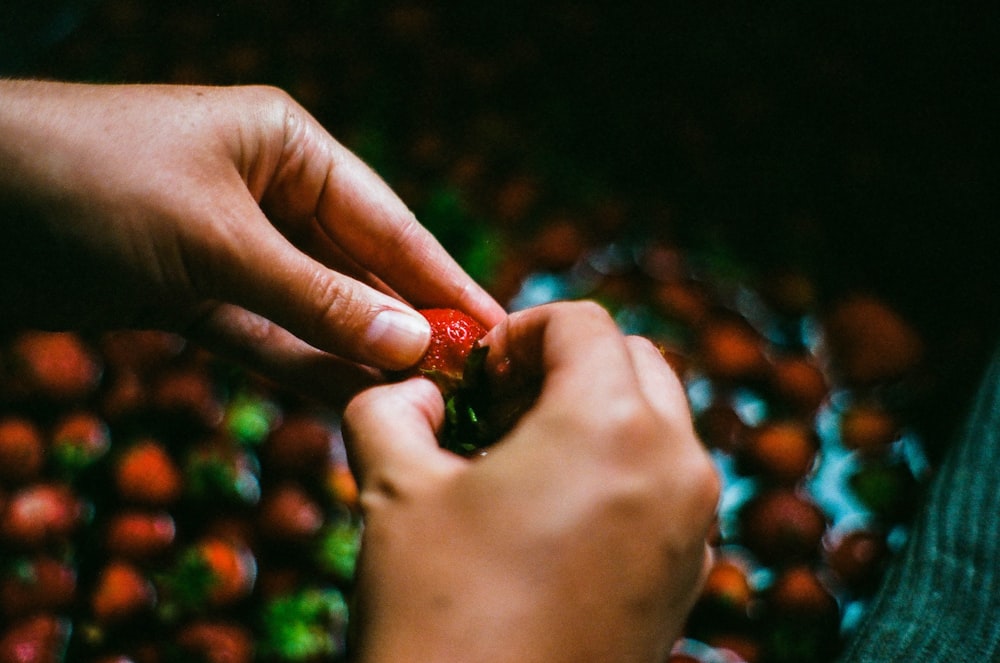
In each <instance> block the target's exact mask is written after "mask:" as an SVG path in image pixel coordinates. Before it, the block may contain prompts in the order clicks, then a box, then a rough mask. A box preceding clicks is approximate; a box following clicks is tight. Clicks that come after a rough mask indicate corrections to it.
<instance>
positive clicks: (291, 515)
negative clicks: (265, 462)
mask: <svg viewBox="0 0 1000 663" xmlns="http://www.w3.org/2000/svg"><path fill="white" fill-rule="evenodd" d="M257 518H258V525H259V527H260V530H261V533H262V534H263V535H264V536H265V537H267V538H269V539H273V540H277V541H284V542H286V543H287V542H294V541H307V540H309V539H310V538H311V537H312V536H313V535H314V534H316V532H318V531H319V529H320V528H321V527H322V526H323V511H322V510H321V509H320V507H319V505H318V504H316V502H315V501H314V500H313V499H312V498H310V497H309V495H307V494H306V492H305V491H304V490H303V489H302V488H301V487H299V486H298V485H297V484H293V483H285V484H282V485H279V486H275V487H273V488H271V489H270V490H269V491H268V492H267V493H266V494H265V495H264V497H263V499H262V500H261V503H260V509H259V511H258V515H257Z"/></svg>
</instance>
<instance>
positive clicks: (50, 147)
mask: <svg viewBox="0 0 1000 663" xmlns="http://www.w3.org/2000/svg"><path fill="white" fill-rule="evenodd" d="M0 237H2V238H3V241H2V243H0V278H2V279H3V288H0V310H2V311H4V316H3V318H2V320H0V328H2V329H0V332H2V331H4V330H7V331H10V330H11V329H14V328H18V327H22V328H23V327H35V328H55V329H62V328H80V329H89V330H93V329H105V328H114V327H152V328H167V329H171V330H176V331H179V332H181V333H183V334H185V335H187V336H188V337H190V338H192V339H194V340H196V341H199V342H201V343H202V344H204V345H206V346H207V347H209V348H210V349H213V350H215V351H217V352H219V353H220V354H223V355H226V356H229V357H231V358H234V359H237V360H239V361H243V362H245V363H248V364H251V365H252V366H254V367H256V368H259V369H261V370H262V371H264V372H265V373H268V374H270V375H272V376H275V377H277V378H279V379H283V380H284V381H286V382H294V383H296V384H298V385H299V386H300V387H302V388H303V389H307V390H308V389H316V390H318V392H319V393H323V394H324V395H325V396H326V399H327V400H328V401H330V402H340V403H342V402H343V401H346V399H347V398H349V396H350V395H351V394H353V393H354V392H355V391H356V390H357V389H358V388H360V387H362V386H365V385H368V384H371V383H372V382H373V381H377V380H378V379H379V378H380V375H379V373H378V372H377V371H378V370H379V369H399V368H404V367H406V366H409V365H412V364H413V363H415V362H416V361H417V359H418V358H419V357H420V355H421V353H422V352H423V350H424V348H425V347H426V345H427V342H428V340H429V334H430V332H429V329H428V327H427V325H426V322H425V321H424V320H423V318H422V317H421V316H419V315H418V314H417V313H416V312H415V311H414V310H413V308H414V307H418V306H442V307H451V308H458V309H462V310H464V311H466V312H468V313H470V314H471V315H473V316H474V317H475V318H477V319H478V320H479V321H480V322H482V323H483V324H484V325H485V326H487V327H491V326H493V325H495V324H496V323H497V322H499V321H500V320H501V319H502V318H503V315H504V311H503V309H502V308H501V307H500V306H499V305H498V304H497V303H496V302H495V301H494V300H493V299H492V298H491V297H490V296H489V295H488V294H487V293H486V292H485V291H484V290H483V289H482V288H480V287H479V286H478V285H477V284H476V283H474V282H473V280H472V279H471V278H470V277H469V276H468V275H466V274H465V272H464V271H463V270H462V269H461V268H460V267H459V265H458V264H457V263H456V262H455V261H454V260H453V259H452V258H450V257H449V256H448V255H447V253H446V252H445V251H444V249H443V248H442V247H441V246H440V244H439V243H438V242H437V241H436V240H435V239H434V238H433V236H432V235H431V234H430V233H429V232H428V231H427V230H426V229H424V228H423V227H422V226H421V225H420V224H419V222H418V221H417V220H416V219H415V218H414V216H413V214H412V213H411V212H410V211H409V210H408V209H407V208H406V206H405V205H404V203H403V202H402V201H400V199H399V198H398V197H397V196H396V195H395V194H394V193H393V192H392V191H391V190H390V188H389V187H388V186H387V185H386V184H385V183H384V182H383V181H382V180H381V179H380V178H379V177H378V176H377V175H376V174H375V173H374V172H373V171H372V170H371V169H369V168H368V167H367V166H366V165H365V164H364V163H363V162H362V161H361V160H359V159H358V158H357V157H356V156H355V155H353V154H352V153H351V152H350V151H349V150H347V149H346V148H344V147H343V146H342V145H340V144H339V143H338V142H337V141H336V140H334V138H333V137H332V136H330V134H329V133H328V132H327V131H325V130H324V129H323V128H322V127H321V126H320V125H319V124H318V123H317V122H316V120H315V119H314V118H312V117H311V116H310V115H309V113H308V112H306V111H305V110H304V109H303V108H302V107H301V106H299V105H298V104H297V103H296V102H295V101H294V100H292V99H291V98H289V97H288V96H287V95H286V94H285V93H283V92H281V91H280V90H277V89H273V88H268V87H231V88H220V87H189V86H170V85H163V86H154V85H87V84H71V83H59V82H44V81H0ZM386 313H388V315H385V314H386Z"/></svg>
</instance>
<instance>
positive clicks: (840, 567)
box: [824, 527, 891, 594]
mask: <svg viewBox="0 0 1000 663" xmlns="http://www.w3.org/2000/svg"><path fill="white" fill-rule="evenodd" d="M890 554H891V552H890V549H889V545H888V542H887V541H886V536H885V533H884V532H882V531H881V530H880V529H875V528H871V527H859V528H856V529H852V530H848V531H844V532H838V533H836V534H835V535H834V536H831V537H830V538H829V540H828V541H827V542H826V545H825V555H824V558H825V560H826V564H827V566H828V567H829V568H830V570H831V571H832V572H833V575H834V577H835V578H836V580H837V582H838V583H839V584H840V585H841V586H842V587H844V588H846V589H847V590H849V591H851V592H854V593H857V594H868V593H870V592H872V591H873V590H874V589H875V588H876V587H877V586H878V583H879V581H880V580H881V579H882V574H883V572H884V571H885V567H886V564H887V562H888V561H889V556H890Z"/></svg>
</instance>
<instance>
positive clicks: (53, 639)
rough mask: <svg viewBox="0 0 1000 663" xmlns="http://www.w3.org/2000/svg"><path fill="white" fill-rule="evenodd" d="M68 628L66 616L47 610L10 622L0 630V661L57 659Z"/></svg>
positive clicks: (62, 653)
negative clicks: (49, 612) (53, 613)
mask: <svg viewBox="0 0 1000 663" xmlns="http://www.w3.org/2000/svg"><path fill="white" fill-rule="evenodd" d="M71 630H72V625H71V623H70V622H69V620H67V619H61V618H59V617H56V616H54V615H51V614H48V613H40V614H38V615H35V616H34V617H29V618H27V619H24V620H22V621H19V622H15V623H13V624H10V625H9V626H7V627H6V629H5V630H4V632H3V633H2V634H0V663H59V662H60V661H63V660H64V656H65V654H66V647H67V646H68V645H69V636H70V632H71Z"/></svg>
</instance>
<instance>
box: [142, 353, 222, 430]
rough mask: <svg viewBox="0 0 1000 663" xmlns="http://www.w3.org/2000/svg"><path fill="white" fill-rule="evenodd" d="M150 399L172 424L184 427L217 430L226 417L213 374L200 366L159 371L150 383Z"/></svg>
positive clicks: (156, 411) (155, 407) (153, 407)
mask: <svg viewBox="0 0 1000 663" xmlns="http://www.w3.org/2000/svg"><path fill="white" fill-rule="evenodd" d="M149 402H150V407H151V408H152V410H153V411H154V412H155V413H157V414H158V415H160V416H161V417H163V418H164V420H165V421H169V422H170V424H171V426H174V427H180V428H182V429H184V430H194V431H210V430H214V429H215V428H217V427H218V426H219V424H220V423H221V422H222V420H223V417H224V416H225V410H224V408H223V405H222V402H221V400H220V399H219V396H218V394H217V393H216V391H215V383H214V382H213V380H212V376H211V375H209V374H208V372H207V370H206V369H205V368H204V367H203V366H200V365H196V366H184V367H176V368H171V369H169V370H166V371H163V372H162V373H158V374H157V376H156V379H155V380H154V381H153V382H152V383H151V386H150V401H149Z"/></svg>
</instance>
